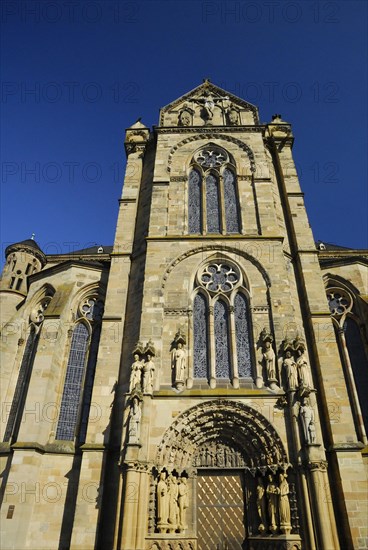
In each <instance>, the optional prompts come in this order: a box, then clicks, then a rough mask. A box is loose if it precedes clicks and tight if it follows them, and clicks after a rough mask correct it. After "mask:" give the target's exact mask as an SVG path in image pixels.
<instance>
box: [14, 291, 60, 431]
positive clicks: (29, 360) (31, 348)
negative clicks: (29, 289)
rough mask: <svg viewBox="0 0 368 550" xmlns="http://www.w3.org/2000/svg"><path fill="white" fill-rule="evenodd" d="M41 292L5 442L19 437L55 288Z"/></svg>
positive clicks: (30, 318) (28, 337) (27, 338)
mask: <svg viewBox="0 0 368 550" xmlns="http://www.w3.org/2000/svg"><path fill="white" fill-rule="evenodd" d="M41 292H42V293H44V296H43V297H42V298H41V299H40V298H38V303H37V305H36V306H35V307H33V308H32V309H31V312H30V316H29V326H28V331H27V337H26V339H25V340H26V342H25V346H24V351H23V356H22V360H21V363H20V368H19V373H18V378H17V382H16V385H15V390H14V395H13V399H12V404H11V407H10V411H9V416H8V420H7V423H6V428H5V433H4V441H5V442H14V441H16V439H17V437H18V432H19V427H20V423H21V420H22V416H23V411H24V406H25V402H26V398H27V393H28V387H29V383H30V379H31V374H32V369H33V364H34V360H35V356H36V352H37V346H38V341H39V337H40V333H41V330H42V324H43V321H44V313H45V311H46V309H47V307H48V305H49V303H50V301H51V298H52V296H53V295H54V289H51V288H45V289H43V290H42V291H41ZM21 342H22V340H20V341H19V343H21Z"/></svg>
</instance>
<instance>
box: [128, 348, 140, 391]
mask: <svg viewBox="0 0 368 550" xmlns="http://www.w3.org/2000/svg"><path fill="white" fill-rule="evenodd" d="M142 369H143V364H142V361H141V358H140V356H139V354H138V353H135V354H134V363H133V364H132V366H131V374H130V384H129V392H132V391H133V390H134V389H135V388H136V386H137V385H138V386H140V385H141V381H142Z"/></svg>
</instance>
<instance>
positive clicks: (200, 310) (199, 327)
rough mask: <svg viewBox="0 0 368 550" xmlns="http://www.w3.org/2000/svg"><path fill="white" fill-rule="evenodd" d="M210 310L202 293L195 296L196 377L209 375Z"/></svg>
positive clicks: (194, 360) (194, 356)
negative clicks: (208, 327)
mask: <svg viewBox="0 0 368 550" xmlns="http://www.w3.org/2000/svg"><path fill="white" fill-rule="evenodd" d="M207 323H208V310H207V304H206V299H205V297H204V296H203V295H202V294H200V293H199V294H197V295H196V297H195V298H194V306H193V325H194V326H193V328H194V353H193V362H194V369H193V370H194V378H207V377H208V329H207V326H208V325H207Z"/></svg>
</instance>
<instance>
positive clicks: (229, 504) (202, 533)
mask: <svg viewBox="0 0 368 550" xmlns="http://www.w3.org/2000/svg"><path fill="white" fill-rule="evenodd" d="M241 481H242V480H241V474H240V473H239V472H229V473H226V472H224V473H217V472H206V473H198V485H197V499H198V500H197V533H198V550H241V549H242V543H243V541H244V538H245V528H244V493H243V488H242V482H241Z"/></svg>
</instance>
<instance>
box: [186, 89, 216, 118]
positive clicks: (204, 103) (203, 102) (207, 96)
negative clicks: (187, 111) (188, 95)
mask: <svg viewBox="0 0 368 550" xmlns="http://www.w3.org/2000/svg"><path fill="white" fill-rule="evenodd" d="M222 99H223V98H222V97H214V95H213V94H212V93H211V92H209V91H205V92H204V94H203V96H201V97H199V98H198V99H196V98H192V101H194V102H195V103H198V104H199V105H200V106H201V107H202V108H201V117H202V118H203V120H204V121H205V123H207V124H209V123H210V122H211V121H212V119H213V114H214V109H215V106H216V102H219V101H222Z"/></svg>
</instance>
